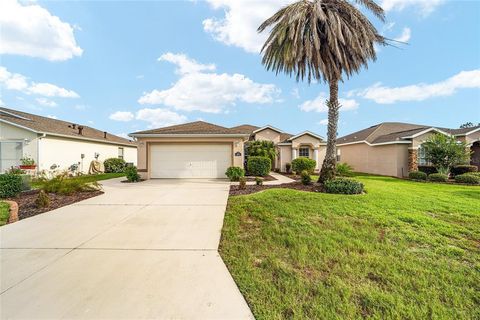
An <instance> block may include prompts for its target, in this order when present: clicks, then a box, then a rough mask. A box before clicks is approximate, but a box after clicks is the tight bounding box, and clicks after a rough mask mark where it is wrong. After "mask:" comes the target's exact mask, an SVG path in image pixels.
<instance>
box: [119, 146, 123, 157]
mask: <svg viewBox="0 0 480 320" xmlns="http://www.w3.org/2000/svg"><path fill="white" fill-rule="evenodd" d="M123 153H124V150H123V148H122V147H119V148H118V158H119V159H123Z"/></svg>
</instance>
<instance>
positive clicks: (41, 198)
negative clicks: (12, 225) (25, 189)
mask: <svg viewBox="0 0 480 320" xmlns="http://www.w3.org/2000/svg"><path fill="white" fill-rule="evenodd" d="M35 206H36V207H37V208H46V207H48V206H50V197H49V196H48V194H46V193H45V191H43V190H40V192H39V193H38V197H37V199H35Z"/></svg>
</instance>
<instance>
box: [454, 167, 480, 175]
mask: <svg viewBox="0 0 480 320" xmlns="http://www.w3.org/2000/svg"><path fill="white" fill-rule="evenodd" d="M477 171H478V168H477V166H471V165H460V166H453V167H451V168H450V173H451V174H453V175H454V176H457V175H461V174H465V173H470V172H477Z"/></svg>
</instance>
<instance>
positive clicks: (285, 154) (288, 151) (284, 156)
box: [278, 145, 327, 172]
mask: <svg viewBox="0 0 480 320" xmlns="http://www.w3.org/2000/svg"><path fill="white" fill-rule="evenodd" d="M299 146H303V145H299ZM305 146H307V145H305ZM278 149H279V159H278V163H279V164H278V168H279V169H280V171H282V172H285V171H286V167H285V165H286V164H287V163H292V146H291V145H288V146H278ZM317 149H318V156H317V159H314V152H313V150H314V149H313V148H311V147H310V159H313V160H315V161H316V162H317V165H316V168H315V170H319V169H320V168H321V167H322V163H323V160H324V159H325V153H326V150H327V148H326V146H324V145H319V146H318V148H317ZM297 157H298V149H297Z"/></svg>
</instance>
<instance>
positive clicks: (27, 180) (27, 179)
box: [20, 174, 32, 191]
mask: <svg viewBox="0 0 480 320" xmlns="http://www.w3.org/2000/svg"><path fill="white" fill-rule="evenodd" d="M20 177H21V178H22V191H26V190H30V189H32V176H30V175H28V174H21V175H20Z"/></svg>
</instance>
